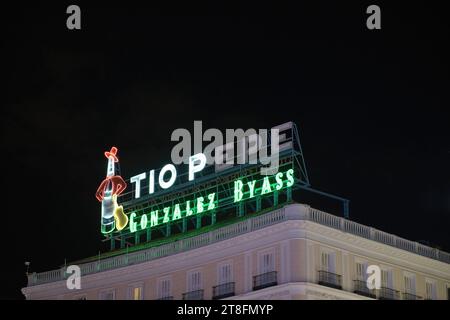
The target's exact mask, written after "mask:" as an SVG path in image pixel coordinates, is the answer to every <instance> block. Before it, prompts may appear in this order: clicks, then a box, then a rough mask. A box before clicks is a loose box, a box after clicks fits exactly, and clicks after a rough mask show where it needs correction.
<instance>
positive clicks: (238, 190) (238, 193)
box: [234, 180, 244, 202]
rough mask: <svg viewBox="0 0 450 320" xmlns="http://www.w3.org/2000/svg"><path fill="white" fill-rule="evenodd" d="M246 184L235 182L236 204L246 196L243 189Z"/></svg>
mask: <svg viewBox="0 0 450 320" xmlns="http://www.w3.org/2000/svg"><path fill="white" fill-rule="evenodd" d="M243 186H244V184H243V183H242V180H236V181H235V182H234V202H238V201H241V200H242V197H243V196H244V194H243V193H242V187H243Z"/></svg>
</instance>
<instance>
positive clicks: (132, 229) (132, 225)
mask: <svg viewBox="0 0 450 320" xmlns="http://www.w3.org/2000/svg"><path fill="white" fill-rule="evenodd" d="M135 218H136V212H132V213H131V214H130V232H136V229H137V222H135V221H134V219H135Z"/></svg>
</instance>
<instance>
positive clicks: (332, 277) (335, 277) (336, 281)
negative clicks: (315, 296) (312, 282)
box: [319, 270, 342, 289]
mask: <svg viewBox="0 0 450 320" xmlns="http://www.w3.org/2000/svg"><path fill="white" fill-rule="evenodd" d="M319 284H320V285H323V286H327V287H331V288H336V289H342V276H341V275H340V274H335V273H331V272H328V271H324V270H319Z"/></svg>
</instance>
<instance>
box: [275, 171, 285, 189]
mask: <svg viewBox="0 0 450 320" xmlns="http://www.w3.org/2000/svg"><path fill="white" fill-rule="evenodd" d="M281 178H283V172H278V173H277V174H276V175H275V180H276V181H277V185H276V186H275V189H277V190H281V189H282V188H283V179H281Z"/></svg>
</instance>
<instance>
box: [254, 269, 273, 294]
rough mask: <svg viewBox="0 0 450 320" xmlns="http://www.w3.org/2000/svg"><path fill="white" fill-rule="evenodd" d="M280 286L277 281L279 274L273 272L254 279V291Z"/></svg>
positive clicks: (259, 275)
mask: <svg viewBox="0 0 450 320" xmlns="http://www.w3.org/2000/svg"><path fill="white" fill-rule="evenodd" d="M277 284H278V281H277V272H276V271H271V272H266V273H262V274H258V275H257V276H254V277H253V290H259V289H263V288H267V287H272V286H276V285H277Z"/></svg>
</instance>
